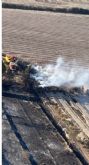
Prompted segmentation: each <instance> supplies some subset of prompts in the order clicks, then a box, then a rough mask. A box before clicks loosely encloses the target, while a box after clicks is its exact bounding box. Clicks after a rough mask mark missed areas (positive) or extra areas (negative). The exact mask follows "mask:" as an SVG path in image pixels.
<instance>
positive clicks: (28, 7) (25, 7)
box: [2, 3, 89, 15]
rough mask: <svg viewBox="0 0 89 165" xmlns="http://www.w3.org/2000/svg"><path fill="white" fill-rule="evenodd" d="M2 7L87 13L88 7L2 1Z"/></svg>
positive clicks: (88, 13) (88, 12)
mask: <svg viewBox="0 0 89 165" xmlns="http://www.w3.org/2000/svg"><path fill="white" fill-rule="evenodd" d="M2 8H9V9H21V10H38V11H49V12H57V13H72V14H85V15H89V9H83V8H78V7H71V8H56V7H54V8H53V7H48V6H35V5H24V4H14V3H12V4H10V3H2Z"/></svg>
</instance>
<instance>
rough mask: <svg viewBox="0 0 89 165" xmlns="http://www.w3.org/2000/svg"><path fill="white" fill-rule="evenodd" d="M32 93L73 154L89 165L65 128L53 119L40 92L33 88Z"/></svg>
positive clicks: (85, 164)
mask: <svg viewBox="0 0 89 165" xmlns="http://www.w3.org/2000/svg"><path fill="white" fill-rule="evenodd" d="M32 93H33V94H34V95H35V97H37V98H39V102H38V104H39V106H40V107H41V108H42V110H43V112H44V113H45V114H46V116H47V117H48V119H49V120H50V121H51V123H52V124H53V125H54V127H55V128H56V129H57V131H58V132H59V134H60V135H61V136H62V137H63V139H64V140H65V141H66V142H67V144H68V146H69V147H70V148H71V149H72V151H73V153H74V154H75V155H76V157H77V158H78V159H79V160H80V161H81V163H82V164H84V165H89V163H88V162H87V160H86V159H85V157H84V155H83V154H82V153H81V151H80V150H79V149H78V148H77V147H76V145H75V144H74V143H73V142H71V141H70V140H69V139H68V138H67V137H66V134H65V132H64V130H63V128H62V127H61V125H59V123H57V122H56V120H55V119H54V118H53V116H52V114H51V113H50V112H49V110H48V108H47V107H46V105H44V104H43V102H42V100H41V98H40V96H39V94H38V91H37V90H35V89H34V87H32Z"/></svg>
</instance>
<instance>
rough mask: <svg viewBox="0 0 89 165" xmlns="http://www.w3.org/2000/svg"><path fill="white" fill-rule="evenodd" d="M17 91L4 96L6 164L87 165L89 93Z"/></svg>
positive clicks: (6, 91) (12, 90)
mask: <svg viewBox="0 0 89 165" xmlns="http://www.w3.org/2000/svg"><path fill="white" fill-rule="evenodd" d="M15 87H16V86H13V85H12V87H9V88H8V89H7V90H6V89H5V88H3V93H2V95H3V103H2V109H3V110H2V112H3V120H2V121H3V122H2V126H3V139H2V140H3V164H5V162H6V161H7V162H8V163H9V164H50V165H51V164H58V165H59V164H60V165H61V164H65V165H67V164H68V165H69V164H71V165H72V164H88V161H89V159H88V158H89V113H88V106H89V100H88V99H89V95H88V93H87V94H86V95H84V94H83V93H82V92H81V93H80V92H79V91H76V92H75V91H72V92H71V91H70V92H68V91H66V90H63V89H58V88H54V87H53V88H45V89H43V88H38V87H37V86H34V85H32V86H30V88H29V89H28V92H26V91H24V88H22V89H19V88H18V85H17V88H15ZM15 89H18V90H15ZM80 97H81V98H82V99H83V100H84V102H82V103H83V104H81V102H80V100H81V99H80ZM86 97H87V99H85V98H86ZM79 99H80V100H79Z"/></svg>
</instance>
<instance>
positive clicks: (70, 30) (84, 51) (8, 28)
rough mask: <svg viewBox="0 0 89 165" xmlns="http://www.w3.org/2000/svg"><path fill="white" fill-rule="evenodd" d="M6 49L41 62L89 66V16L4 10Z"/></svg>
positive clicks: (32, 60) (3, 25) (3, 35)
mask: <svg viewBox="0 0 89 165" xmlns="http://www.w3.org/2000/svg"><path fill="white" fill-rule="evenodd" d="M2 16H3V18H2V20H3V24H2V28H3V29H2V31H3V34H2V37H3V40H2V41H3V43H2V48H3V51H4V52H8V51H10V52H13V53H14V54H16V55H17V56H19V57H21V58H24V59H25V60H29V61H31V62H37V63H42V64H44V63H49V62H54V61H55V60H56V59H57V58H58V57H60V56H62V57H64V58H65V61H69V60H70V61H73V60H75V61H76V63H77V64H76V65H82V66H84V67H88V64H89V58H88V57H89V16H88V15H87V16H84V15H73V14H60V13H50V12H41V11H24V10H13V9H3V14H2Z"/></svg>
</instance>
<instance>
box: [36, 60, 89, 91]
mask: <svg viewBox="0 0 89 165" xmlns="http://www.w3.org/2000/svg"><path fill="white" fill-rule="evenodd" d="M35 69H36V71H37V73H36V74H35V75H34V78H35V79H36V80H37V81H38V82H39V84H40V86H42V87H48V86H56V87H60V86H67V87H69V88H72V87H82V86H87V88H89V69H84V68H82V67H78V66H77V65H76V62H72V63H66V62H65V61H64V59H63V58H58V59H57V61H56V63H55V64H48V65H45V66H44V67H42V66H38V65H37V66H35Z"/></svg>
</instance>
